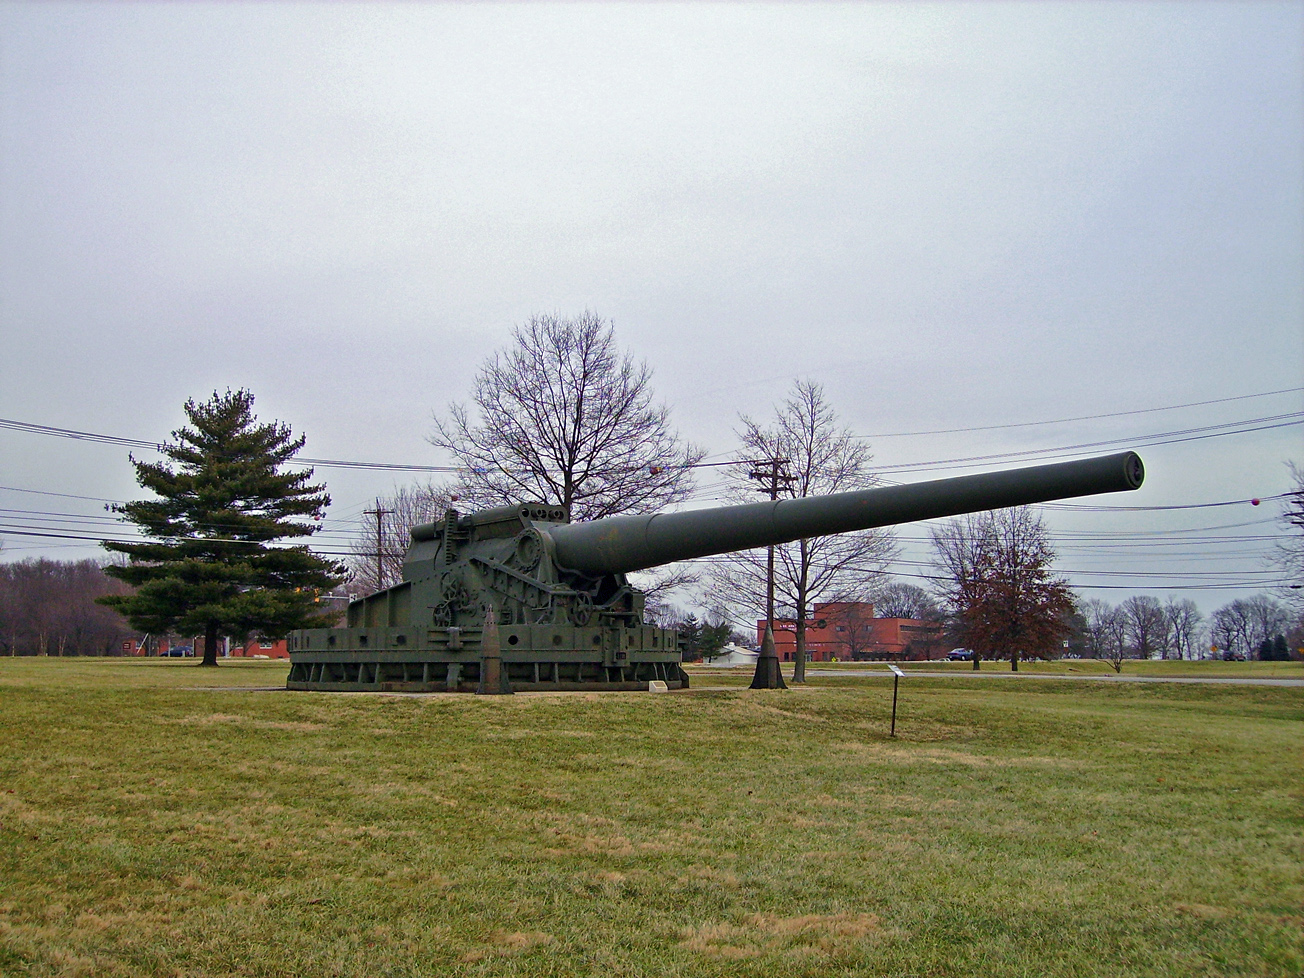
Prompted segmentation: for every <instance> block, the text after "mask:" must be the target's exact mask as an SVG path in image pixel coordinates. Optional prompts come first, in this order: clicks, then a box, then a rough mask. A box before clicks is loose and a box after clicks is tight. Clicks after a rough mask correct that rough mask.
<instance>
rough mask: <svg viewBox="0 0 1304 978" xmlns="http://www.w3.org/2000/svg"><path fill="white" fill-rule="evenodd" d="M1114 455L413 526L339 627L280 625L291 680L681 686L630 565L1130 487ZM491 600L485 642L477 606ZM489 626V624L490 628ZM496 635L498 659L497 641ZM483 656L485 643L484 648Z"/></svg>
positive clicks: (670, 641)
mask: <svg viewBox="0 0 1304 978" xmlns="http://www.w3.org/2000/svg"><path fill="white" fill-rule="evenodd" d="M1143 478H1144V468H1143V466H1142V464H1141V459H1140V458H1139V457H1138V456H1137V455H1136V454H1135V453H1133V452H1122V453H1119V454H1117V455H1109V456H1104V457H1101V458H1094V459H1087V460H1084V461H1077V462H1061V463H1057V464H1053V465H1040V466H1033V467H1030V468H1024V469H1015V470H1010V471H1005V472H993V473H984V474H981V475H972V476H962V477H960V478H954V479H940V480H937V481H934V482H925V483H918V484H915V485H910V486H892V487H888V488H883V489H866V490H863V491H860V492H848V493H839V494H836V495H830V496H813V497H807V498H804V499H782V500H778V501H772V502H762V503H752V504H748V505H744V506H727V507H722V508H717V509H710V510H695V511H690V512H683V513H659V514H656V515H651V516H617V517H611V518H608V519H603V520H594V521H592V522H589V523H578V524H571V523H570V522H569V517H568V514H567V512H566V510H565V509H564V508H563V507H559V506H552V505H547V504H542V503H522V504H520V505H514V506H500V507H497V508H495V509H489V510H482V511H480V512H476V513H471V514H467V515H462V514H460V513H458V512H457V511H456V510H449V512H448V513H447V514H446V516H445V517H444V519H443V520H441V521H439V522H437V523H428V524H425V525H423V526H418V527H416V528H414V529H413V530H412V544H411V547H410V548H409V550H408V554H407V557H406V560H405V562H404V565H403V581H402V583H400V584H397V585H395V586H394V587H391V588H387V589H386V590H384V591H380V592H377V593H376V594H373V595H370V596H368V597H366V598H363V599H361V600H359V601H355V602H353V603H351V604H350V605H349V610H348V619H347V625H346V627H344V628H330V629H326V628H318V629H304V630H301V631H298V632H294V633H292V634H291V636H290V663H291V666H290V678H289V682H288V686H289V688H291V689H322V690H413V691H417V690H424V691H439V690H449V691H454V690H455V691H465V692H475V691H477V690H481V691H486V690H487V689H490V688H491V689H492V690H494V691H506V690H507V689H517V690H521V689H535V690H544V689H646V688H647V684H648V682H649V681H652V680H661V681H663V682H666V683H667V684H668V685H669V686H670V688H672V689H677V688H682V687H685V686H687V685H688V676H687V674H685V673H684V671H683V669H682V668H681V666H680V650H679V641H678V635H677V634H676V632H675V631H674V630H673V629H664V628H657V627H655V626H651V625H648V624H646V623H645V622H644V621H643V610H644V599H643V595H642V593H640V592H639V591H638V590H636V589H634V588H633V587H631V586H630V584H629V582H628V580H627V579H626V577H625V575H626V574H627V573H629V572H632V571H636V570H642V569H645V568H648V567H655V566H658V565H660V564H665V563H670V562H672V561H676V560H688V559H691V558H693V557H702V556H707V555H710V554H718V553H727V552H731V551H735V550H747V549H752V548H756V547H764V546H769V545H776V544H781V543H787V542H790V541H792V540H798V539H802V538H803V537H814V536H824V535H828V534H833V533H848V532H853V531H856V530H864V529H870V528H872V527H879V526H889V525H896V524H899V523H909V522H913V521H915V520H923V519H935V518H937V517H944V516H953V515H956V514H960V513H970V512H977V511H979V510H986V509H999V508H1002V507H1006V506H1020V505H1025V504H1029V503H1038V502H1046V501H1048V500H1052V499H1065V498H1070V497H1074V496H1088V495H1095V494H1097V493H1107V492H1123V491H1128V490H1132V489H1136V488H1138V487H1139V486H1140V485H1141V482H1142V480H1143ZM490 607H492V608H493V609H495V610H494V612H493V614H494V618H495V620H494V621H493V622H491V623H490V631H496V632H497V636H498V637H497V641H496V642H494V641H493V640H492V638H491V639H490V641H489V643H488V646H489V647H487V648H486V647H485V643H484V642H483V641H482V639H483V637H484V634H485V626H486V620H487V619H486V615H487V611H486V609H487V608H490ZM495 626H496V627H495ZM494 645H497V646H498V654H497V656H495V655H494V654H493V652H494V649H493V648H492V646H494ZM486 653H488V654H487V655H486Z"/></svg>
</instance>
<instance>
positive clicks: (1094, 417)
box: [856, 387, 1304, 438]
mask: <svg viewBox="0 0 1304 978" xmlns="http://www.w3.org/2000/svg"><path fill="white" fill-rule="evenodd" d="M1300 391H1304V387H1285V388H1282V389H1281V390H1279V391H1262V392H1260V393H1258V394H1240V395H1237V396H1236V397H1218V398H1214V399H1213V400H1210V401H1191V402H1190V403H1188V404H1169V405H1166V406H1164V407H1153V408H1139V409H1137V410H1135V411H1113V412H1110V413H1108V414H1084V415H1082V416H1080V417H1076V418H1054V419H1052V420H1050V421H1016V422H1013V423H1011V424H989V425H979V426H977V427H973V428H935V429H932V430H929V431H889V432H884V433H882V434H877V435H856V437H857V438H916V437H919V436H920V435H956V434H962V433H966V432H970V431H1001V430H1005V429H1008V428H1033V427H1037V426H1040V425H1048V424H1070V423H1072V422H1074V421H1098V420H1100V419H1101V418H1123V417H1129V416H1132V415H1137V414H1153V413H1155V412H1157V411H1179V410H1182V409H1183V408H1192V407H1205V406H1207V405H1210V404H1227V403H1229V402H1231V401H1247V400H1250V399H1252V398H1256V397H1272V396H1274V395H1276V394H1297V393H1299V392H1300Z"/></svg>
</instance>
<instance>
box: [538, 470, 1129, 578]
mask: <svg viewBox="0 0 1304 978" xmlns="http://www.w3.org/2000/svg"><path fill="white" fill-rule="evenodd" d="M1144 478H1145V468H1144V466H1143V465H1142V464H1141V458H1140V456H1138V455H1137V454H1136V453H1135V452H1120V453H1118V454H1116V455H1106V456H1101V457H1099V458H1092V459H1085V460H1083V461H1078V462H1059V463H1055V464H1052V465H1037V466H1032V467H1030V468H1025V469H1013V470H1008V471H1004V472H987V473H982V474H980V475H966V476H961V477H959V478H954V479H937V480H934V481H932V482H921V483H915V484H914V485H906V486H890V487H887V488H882V489H863V490H860V491H858V492H843V493H837V494H835V495H830V496H808V497H805V498H800V499H780V500H776V501H771V502H760V503H748V504H745V505H742V506H726V507H723V508H720V509H703V510H690V511H689V512H683V513H657V514H654V515H651V516H613V517H609V518H607V519H602V520H594V521H593V522H591V523H575V524H570V525H556V526H550V527H549V528H548V534H549V536H551V537H552V540H553V544H554V546H555V555H556V561H557V564H558V565H559V566H560V567H564V568H567V569H569V570H573V571H579V572H581V573H584V574H593V575H597V574H611V573H628V572H630V571H636V570H643V569H645V568H648V567H656V566H658V565H660V564H668V563H672V562H674V561H677V560H690V559H692V558H694V557H705V556H707V555H710V554H720V553H729V552H731V551H735V550H751V549H754V548H756V547H766V546H771V545H777V544H781V543H790V542H791V541H793V540H801V539H803V538H807V537H818V536H827V535H829V534H833V533H851V532H854V531H856V530H868V529H872V528H873V527H878V526H892V525H895V524H898V523H913V522H914V521H916V520H929V519H937V518H939V517H944V516H955V515H957V514H960V513H972V512H977V511H979V510H988V509H1003V508H1005V507H1009V506H1025V505H1029V504H1031V503H1042V502H1047V501H1049V500H1052V499H1068V498H1071V497H1074V496H1093V495H1096V494H1098V493H1106V492H1127V491H1129V490H1132V489H1138V488H1140V486H1141V482H1142V480H1143V479H1144Z"/></svg>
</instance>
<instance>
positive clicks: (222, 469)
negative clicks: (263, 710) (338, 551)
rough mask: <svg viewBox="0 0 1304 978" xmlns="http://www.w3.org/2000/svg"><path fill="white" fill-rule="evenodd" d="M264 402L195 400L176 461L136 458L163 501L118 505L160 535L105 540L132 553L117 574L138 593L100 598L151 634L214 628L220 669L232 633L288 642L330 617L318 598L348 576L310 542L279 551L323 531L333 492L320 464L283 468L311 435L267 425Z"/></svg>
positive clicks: (208, 639) (211, 653)
mask: <svg viewBox="0 0 1304 978" xmlns="http://www.w3.org/2000/svg"><path fill="white" fill-rule="evenodd" d="M253 403H254V398H253V395H252V394H251V393H249V392H248V391H246V390H238V391H235V392H232V391H229V390H228V391H227V392H226V393H225V394H218V393H216V392H214V394H213V396H212V398H211V399H209V400H208V401H205V402H204V403H202V404H196V403H195V401H194V400H193V399H192V400H189V401H187V402H186V405H185V411H186V416H187V417H188V418H189V419H190V426H189V427H183V428H179V429H178V430H176V431H174V432H172V437H173V439H174V440H175V441H174V443H173V444H170V445H167V446H164V448H163V449H162V451H163V454H164V455H165V456H167V458H168V459H169V460H170V461H167V462H140V461H137V460H136V459H135V458H132V459H131V462H132V464H133V465H134V466H135V467H136V481H137V482H139V483H140V485H141V486H142V487H144V488H145V489H149V490H151V491H152V492H153V493H154V494H155V495H156V496H157V497H159V498H157V499H151V500H143V501H139V502H132V503H126V504H124V505H122V506H118V507H115V511H116V512H119V513H121V514H122V515H123V518H124V520H125V521H127V522H131V523H135V524H136V525H137V526H138V527H140V529H141V531H142V532H143V533H144V535H145V536H147V537H150V538H152V539H151V541H150V542H145V543H117V542H110V541H105V543H104V547H105V549H107V550H111V551H113V552H115V553H122V554H126V555H127V557H128V558H129V559H130V560H129V563H128V564H126V565H125V566H121V567H106V568H105V572H106V573H108V574H111V575H112V576H114V577H117V578H119V579H121V580H123V581H125V582H126V583H128V584H130V585H132V587H134V588H135V593H133V594H130V595H114V596H110V597H105V598H101V599H99V600H100V603H101V604H105V605H108V606H109V607H111V608H115V609H117V610H118V611H119V612H121V613H122V614H123V615H125V616H126V617H127V619H128V620H129V621H130V622H131V624H132V626H133V627H135V628H139V629H142V630H144V631H147V632H153V633H155V634H157V633H161V632H168V631H176V632H181V633H183V634H198V633H199V632H203V634H204V660H203V664H204V665H217V640H218V636H219V635H222V634H225V635H232V636H237V637H240V638H243V637H245V636H248V635H249V634H251V633H252V634H259V635H263V636H265V637H267V638H279V637H281V636H283V635H285V633H286V632H288V631H290V630H291V629H295V628H309V627H314V626H316V627H320V626H322V625H326V624H329V623H330V621H331V620H332V618H333V616H332V615H330V614H322V613H321V612H320V610H319V607H318V605H317V603H316V600H317V598H316V596H317V594H318V592H320V591H324V590H328V589H330V588H331V587H333V586H335V585H336V584H337V583H339V581H340V580H341V578H342V572H343V568H342V567H341V566H340V565H338V564H336V563H334V562H332V561H328V560H326V559H324V558H322V557H319V556H317V555H316V554H314V553H312V552H311V551H310V550H309V549H308V548H307V547H306V546H296V547H288V546H280V547H274V546H269V544H272V543H273V542H274V541H277V540H281V539H284V538H287V537H305V536H309V535H311V534H312V533H315V532H316V531H317V529H318V528H319V527H318V525H317V524H316V523H315V522H313V521H315V520H320V519H321V517H322V513H323V510H324V509H325V508H326V506H328V505H329V504H330V497H329V496H328V495H326V492H325V486H324V485H312V484H310V482H309V480H310V479H311V478H312V469H306V470H302V471H297V472H294V471H289V472H283V471H281V466H282V465H284V464H285V463H287V462H288V461H290V459H291V458H293V456H294V455H295V454H296V453H297V452H298V451H299V449H301V448H302V447H303V445H304V441H305V439H304V437H303V436H300V437H299V438H293V437H292V435H291V432H290V428H289V426H288V425H284V424H280V423H276V422H274V423H271V424H258V422H257V418H256V417H255V416H254V413H253ZM301 520H307V522H300V521H301Z"/></svg>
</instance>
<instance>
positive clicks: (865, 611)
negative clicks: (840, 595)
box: [821, 600, 908, 660]
mask: <svg viewBox="0 0 1304 978" xmlns="http://www.w3.org/2000/svg"><path fill="white" fill-rule="evenodd" d="M876 612H877V609H876V608H873V607H872V606H870V605H869V604H868V603H867V602H863V601H855V600H852V601H843V602H839V603H837V604H835V605H834V606H833V608H832V609H823V610H822V611H821V614H823V615H825V616H826V618H827V621H828V625H829V627H830V628H832V629H833V634H834V636H835V641H836V642H837V644H838V645H839V646H841V651H840V654H841V655H842V657H844V658H847V659H852V660H858V659H861V658H864V657H866V654H867V653H868V652H869V651H870V646H871V645H872V644H873V642H872V640H873V636H874V618H875V614H876ZM878 617H884V616H882V615H879V616H878ZM895 617H908V616H905V615H898V616H895Z"/></svg>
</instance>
